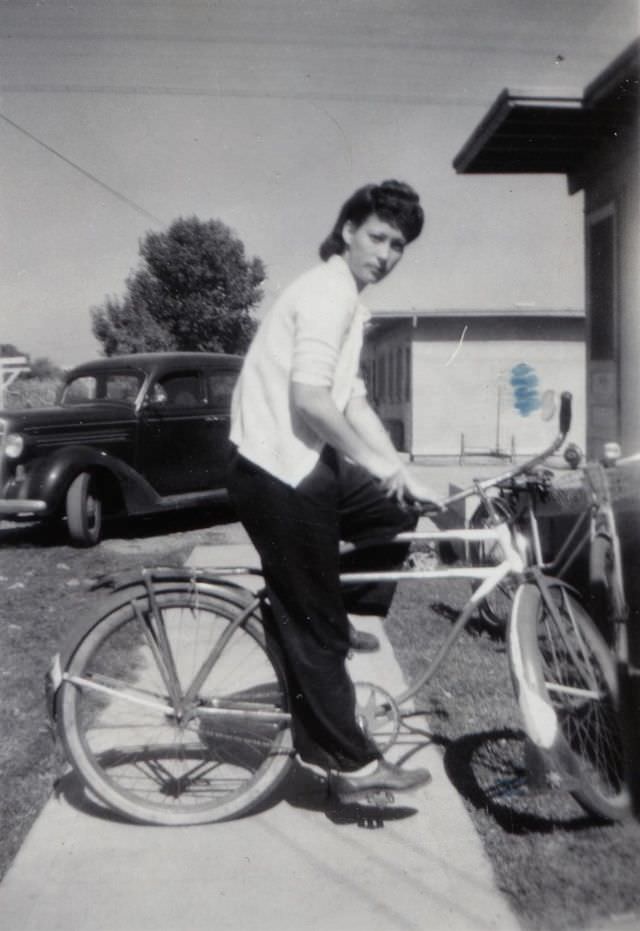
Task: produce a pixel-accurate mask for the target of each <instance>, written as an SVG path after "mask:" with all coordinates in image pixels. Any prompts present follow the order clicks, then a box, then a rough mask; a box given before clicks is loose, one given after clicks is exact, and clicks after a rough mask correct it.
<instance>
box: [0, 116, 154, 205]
mask: <svg viewBox="0 0 640 931" xmlns="http://www.w3.org/2000/svg"><path fill="white" fill-rule="evenodd" d="M0 119H2V120H4V122H5V123H8V124H9V126H12V127H13V129H15V130H17V131H18V132H19V133H22V135H23V136H26V137H27V138H28V139H31V141H32V142H35V143H36V145H39V146H40V147H41V148H43V149H45V150H46V151H47V152H50V153H51V155H55V157H56V158H59V159H60V160H61V161H63V162H64V163H65V164H66V165H69V166H70V167H71V168H74V169H75V170H76V171H79V172H80V174H81V175H84V176H85V178H88V179H89V181H93V183H94V184H97V185H98V187H101V188H103V190H105V191H108V192H109V194H111V195H112V196H113V197H115V198H117V200H119V201H121V202H122V203H123V204H126V205H127V207H131V209H132V210H135V211H136V213H139V214H141V216H143V217H146V218H147V219H148V220H153V222H154V223H162V222H163V221H162V220H161V219H160V218H159V217H156V216H154V214H152V213H149V211H148V210H145V208H144V207H141V206H140V204H136V202H135V201H133V200H131V198H130V197H127V196H126V195H125V194H121V193H120V191H116V189H115V188H112V187H111V186H110V185H108V184H107V183H106V182H105V181H101V180H100V178H98V177H96V175H93V174H91V172H90V171H87V170H86V169H85V168H82V167H81V166H80V165H78V164H77V162H74V161H72V160H71V159H70V158H67V156H66V155H63V154H62V153H61V152H58V150H57V149H54V148H53V146H50V145H48V144H47V143H46V142H44V141H43V140H42V139H39V138H38V137H37V136H34V134H33V133H30V132H29V130H28V129H25V128H24V127H23V126H20V125H19V124H18V123H16V122H14V121H13V120H11V119H9V117H8V116H5V114H4V113H0Z"/></svg>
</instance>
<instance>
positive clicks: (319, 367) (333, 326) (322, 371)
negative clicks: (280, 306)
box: [291, 281, 354, 388]
mask: <svg viewBox="0 0 640 931" xmlns="http://www.w3.org/2000/svg"><path fill="white" fill-rule="evenodd" d="M353 313H354V295H353V292H352V289H351V288H350V287H349V286H348V284H346V283H345V282H343V281H329V282H327V283H326V286H325V287H323V288H320V287H318V288H317V289H309V291H308V292H307V293H304V294H300V295H298V300H297V301H296V314H295V342H294V350H293V366H292V371H291V380H292V381H294V382H299V383H302V384H306V385H319V386H322V387H327V388H330V387H331V386H332V385H333V381H334V377H335V371H336V366H337V364H338V358H339V354H340V350H341V347H342V344H343V342H344V338H345V334H346V333H347V331H348V329H349V327H350V326H351V322H352V319H353Z"/></svg>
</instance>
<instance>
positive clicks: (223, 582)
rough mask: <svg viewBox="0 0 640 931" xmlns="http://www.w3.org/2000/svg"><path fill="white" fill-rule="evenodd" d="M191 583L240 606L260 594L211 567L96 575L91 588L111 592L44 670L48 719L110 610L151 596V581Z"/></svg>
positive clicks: (163, 585) (163, 586)
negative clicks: (80, 651) (73, 665)
mask: <svg viewBox="0 0 640 931" xmlns="http://www.w3.org/2000/svg"><path fill="white" fill-rule="evenodd" d="M184 583H190V584H192V585H193V588H194V593H195V595H197V594H202V595H216V596H217V597H218V598H222V599H223V600H224V601H227V602H229V603H230V604H232V605H233V606H234V607H236V608H238V609H240V610H246V609H247V608H249V607H250V606H251V604H252V603H253V602H255V601H257V600H260V601H261V600H262V598H261V596H260V595H256V594H255V593H254V592H252V591H249V590H248V589H246V588H244V587H243V586H241V585H239V584H238V583H237V582H234V581H232V579H231V578H225V577H219V576H216V575H213V574H212V573H211V572H210V571H206V570H202V569H196V570H194V569H192V568H190V567H188V566H187V567H179V566H166V567H165V566H162V567H155V568H153V569H142V570H140V569H136V570H128V571H125V572H121V573H117V574H115V575H105V576H101V577H100V578H98V579H96V581H95V582H94V584H93V586H92V589H91V590H93V591H96V590H99V589H106V590H107V591H108V592H109V594H107V596H106V597H103V598H101V599H100V600H99V602H98V604H97V605H96V606H95V607H93V608H92V609H91V610H90V611H89V612H88V613H86V614H85V615H83V616H82V617H81V618H80V619H79V620H78V621H77V622H76V623H75V624H73V625H72V627H71V628H70V629H69V630H68V632H67V633H66V635H65V637H64V638H63V641H62V643H61V645H60V648H59V650H58V652H57V653H55V654H54V656H53V657H52V659H51V662H50V664H49V668H48V669H47V672H46V674H45V697H46V704H47V713H48V717H49V721H50V722H51V723H52V724H55V721H56V717H57V709H56V703H57V695H58V691H59V689H60V686H61V685H62V682H63V681H64V680H63V677H64V673H65V671H66V669H67V667H68V665H69V662H70V660H71V657H72V656H73V654H74V653H75V651H76V650H77V648H78V645H79V644H80V643H81V642H82V641H83V640H84V638H85V637H86V636H87V634H88V633H89V632H90V631H91V630H93V628H94V627H95V626H96V625H97V624H99V623H100V622H101V621H102V620H103V618H104V617H106V616H107V615H108V614H111V613H113V612H114V611H117V610H118V608H120V607H124V606H126V605H128V604H131V603H132V602H136V601H144V600H146V599H148V597H149V587H148V586H149V585H152V586H153V591H154V593H156V594H163V593H167V592H171V591H172V590H173V589H174V588H175V586H176V585H184Z"/></svg>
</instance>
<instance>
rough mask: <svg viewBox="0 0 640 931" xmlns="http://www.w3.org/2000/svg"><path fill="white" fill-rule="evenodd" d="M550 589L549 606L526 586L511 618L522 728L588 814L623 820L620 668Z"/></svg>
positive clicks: (568, 600) (575, 608) (576, 606)
mask: <svg viewBox="0 0 640 931" xmlns="http://www.w3.org/2000/svg"><path fill="white" fill-rule="evenodd" d="M543 584H545V583H543ZM545 589H546V591H547V592H548V596H549V599H550V604H549V603H547V601H545V598H544V596H543V592H542V590H541V588H540V587H538V585H536V584H533V583H525V584H523V585H521V586H520V587H519V588H518V590H517V592H516V595H515V599H514V604H513V613H512V616H511V624H510V630H509V653H510V659H511V670H512V675H513V677H514V682H515V688H516V694H517V697H518V703H519V705H520V709H521V711H522V715H523V718H524V722H525V729H526V731H527V733H528V735H529V737H530V738H531V739H532V740H533V742H534V743H535V744H536V745H537V746H538V747H539V748H540V749H541V750H542V751H543V752H544V753H545V754H547V756H548V758H550V759H552V760H553V764H554V765H555V766H558V767H559V768H560V772H561V777H562V778H563V779H565V778H566V784H567V786H568V788H569V790H570V791H571V793H572V795H573V796H574V797H575V798H576V800H577V801H578V802H580V804H581V805H582V806H583V807H584V808H586V809H587V810H588V811H590V812H592V813H594V814H596V815H598V816H600V817H604V818H607V819H610V820H619V819H621V818H623V817H625V816H626V815H627V814H628V812H629V810H630V799H629V792H628V790H627V787H626V785H625V781H624V752H623V742H622V731H621V726H620V720H619V715H618V687H617V678H616V670H615V664H614V661H613V658H612V656H611V653H610V651H609V649H608V647H607V645H606V643H605V641H604V640H603V638H602V637H601V635H600V633H599V632H598V630H597V628H596V626H595V624H594V623H593V621H592V620H591V618H590V617H589V616H588V614H587V613H586V612H585V610H584V608H582V606H581V605H580V603H579V602H578V601H577V600H576V598H574V597H573V595H572V594H571V593H570V592H569V591H568V590H567V587H566V586H565V585H563V584H562V583H560V582H553V581H551V582H547V583H546V584H545Z"/></svg>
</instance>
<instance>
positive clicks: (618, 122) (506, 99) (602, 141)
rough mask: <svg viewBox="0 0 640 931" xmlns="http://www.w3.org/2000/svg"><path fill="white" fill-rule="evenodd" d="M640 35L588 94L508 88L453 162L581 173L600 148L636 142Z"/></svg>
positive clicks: (476, 169) (500, 169) (466, 168)
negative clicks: (539, 91)
mask: <svg viewBox="0 0 640 931" xmlns="http://www.w3.org/2000/svg"><path fill="white" fill-rule="evenodd" d="M639 100H640V40H636V41H634V42H633V43H631V45H630V46H629V47H628V48H626V49H625V50H624V52H623V53H622V54H621V55H619V56H618V58H616V59H615V60H614V61H613V62H612V63H611V64H610V65H609V67H608V68H606V69H605V70H604V71H603V72H602V73H601V74H600V75H598V77H597V78H596V79H595V80H594V81H592V82H591V84H589V85H588V86H587V87H586V88H585V91H584V94H583V95H582V96H581V97H573V96H547V95H544V94H543V95H541V94H533V93H520V92H516V91H510V90H503V91H502V93H501V94H499V96H498V97H497V99H496V101H495V103H494V104H493V105H492V106H491V107H490V109H489V111H488V112H487V114H486V116H485V117H484V119H482V120H481V122H480V123H479V125H478V126H477V127H476V129H475V130H474V131H473V133H472V134H471V136H470V137H469V139H468V140H467V142H466V143H465V144H464V146H463V147H462V149H461V150H460V151H459V153H458V154H457V155H456V157H455V158H454V160H453V167H454V168H455V170H456V172H458V174H505V173H510V174H517V173H528V174H545V173H546V174H565V175H567V176H569V177H570V178H571V176H574V182H573V185H572V186H573V187H574V189H575V188H576V186H579V177H580V173H581V172H582V171H583V169H584V167H585V165H586V164H588V163H589V161H590V160H593V159H594V158H595V157H596V156H597V154H598V153H599V152H603V151H606V150H609V151H611V150H614V149H619V148H620V147H621V146H626V145H627V144H628V143H629V141H630V140H632V144H634V145H637V126H638V109H639Z"/></svg>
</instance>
